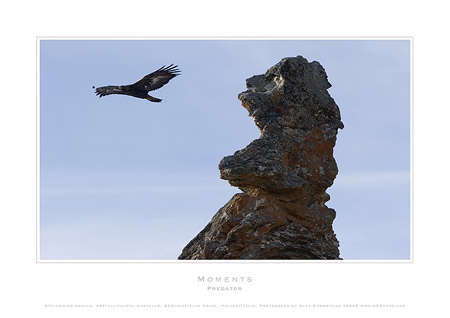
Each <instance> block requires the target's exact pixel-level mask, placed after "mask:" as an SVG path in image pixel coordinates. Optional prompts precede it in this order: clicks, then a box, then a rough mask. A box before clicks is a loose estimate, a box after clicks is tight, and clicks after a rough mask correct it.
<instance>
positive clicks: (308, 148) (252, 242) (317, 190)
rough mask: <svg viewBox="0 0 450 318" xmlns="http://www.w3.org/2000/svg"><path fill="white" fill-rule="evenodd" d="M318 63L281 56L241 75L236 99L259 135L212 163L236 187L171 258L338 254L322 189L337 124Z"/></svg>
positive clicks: (330, 168)
mask: <svg viewBox="0 0 450 318" xmlns="http://www.w3.org/2000/svg"><path fill="white" fill-rule="evenodd" d="M329 87H331V84H330V83H329V82H328V79H327V75H326V73H325V70H324V69H323V67H322V66H321V65H320V64H319V63H318V62H311V63H309V62H308V61H307V60H306V59H304V58H303V57H301V56H297V57H292V58H284V59H282V60H281V61H280V62H279V63H278V64H276V65H275V66H273V67H271V68H270V69H269V70H268V71H267V72H266V73H265V74H264V75H257V76H253V77H251V78H249V79H247V89H248V90H247V91H245V92H243V93H241V94H239V97H238V98H239V100H241V102H242V105H243V106H244V107H245V108H246V109H247V110H248V112H249V114H250V116H252V117H253V119H254V120H255V123H256V125H257V126H258V128H259V129H260V131H261V136H260V138H259V139H257V140H254V141H253V142H251V143H250V144H249V145H248V146H247V147H245V148H244V149H242V150H239V151H236V152H235V153H234V154H233V155H232V156H227V157H225V158H223V159H222V161H221V162H220V163H219V170H220V177H221V178H222V179H225V180H228V181H229V183H230V184H231V185H233V186H236V187H239V189H241V190H242V191H243V193H239V194H236V195H235V196H234V197H233V198H232V199H231V200H230V201H229V202H228V203H227V204H226V205H225V206H224V207H222V208H221V209H220V210H219V211H218V212H217V213H216V214H215V215H214V217H213V218H212V220H211V222H210V223H209V224H208V225H207V226H206V227H205V228H204V229H203V230H202V231H201V232H200V233H199V234H198V235H197V236H196V237H195V238H194V239H193V240H192V241H191V242H190V243H189V244H188V245H187V246H186V247H185V248H184V249H183V251H182V254H181V255H180V256H179V259H339V249H338V247H339V243H338V240H337V239H336V236H335V234H334V231H333V228H332V223H333V220H334V218H335V215H336V213H335V211H334V210H333V209H330V208H328V207H327V206H326V205H325V202H327V201H328V200H329V199H330V197H329V195H328V194H327V193H326V192H325V191H326V189H327V188H328V187H330V186H331V185H332V184H333V180H334V179H335V177H336V175H337V173H338V168H337V165H336V162H335V160H334V158H333V147H334V145H335V142H336V135H337V130H338V128H341V129H342V128H343V127H344V125H343V123H342V122H341V118H340V112H339V108H338V106H337V105H336V103H335V102H334V100H333V99H332V98H331V97H330V95H329V94H328V91H327V89H328V88H329Z"/></svg>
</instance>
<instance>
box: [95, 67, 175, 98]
mask: <svg viewBox="0 0 450 318" xmlns="http://www.w3.org/2000/svg"><path fill="white" fill-rule="evenodd" d="M177 67H178V65H173V64H170V65H169V66H167V67H166V66H165V65H164V66H163V67H161V68H159V69H158V70H156V71H154V72H153V73H150V74H148V75H145V76H144V77H143V78H141V79H140V80H139V81H137V82H136V83H134V84H131V85H122V86H114V85H110V86H102V87H97V88H95V86H93V87H92V88H95V94H96V95H98V96H99V97H103V96H105V95H111V94H121V95H130V96H134V97H137V98H143V99H146V100H149V101H151V102H155V103H159V102H161V101H162V100H161V99H159V98H155V97H153V96H150V95H148V92H150V91H154V90H155V89H158V88H161V87H163V86H164V85H166V84H167V83H168V82H169V81H170V80H171V79H172V78H174V77H175V76H177V75H180V70H179V69H177Z"/></svg>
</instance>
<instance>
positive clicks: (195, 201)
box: [37, 37, 412, 262]
mask: <svg viewBox="0 0 450 318" xmlns="http://www.w3.org/2000/svg"><path fill="white" fill-rule="evenodd" d="M37 46H38V48H37V54H38V57H37V58H38V116H39V118H38V119H39V120H38V147H39V150H38V158H37V159H38V169H39V171H38V194H39V198H38V199H39V202H38V211H37V214H38V215H37V219H38V231H37V232H38V233H37V235H38V238H37V240H38V244H37V260H38V261H40V262H58V261H63V262H64V261H73V262H85V261H86V262H89V261H126V262H145V261H148V262H152V261H168V262H187V261H194V260H196V261H208V260H215V261H234V260H240V261H264V260H271V261H276V260H291V261H294V260H295V261H305V260H308V261H330V260H335V261H342V262H346V261H411V260H412V252H411V251H412V239H411V238H412V231H411V228H412V213H411V174H412V171H411V142H412V141H411V140H412V139H411V105H412V100H411V94H412V88H411V83H412V70H411V66H412V59H411V56H412V38H410V37H403V38H401V37H400V38H354V39H352V38H350V39H348V38H347V39H342V38H328V39H323V38H322V39H299V38H291V39H277V38H270V39H259V38H255V39H251V38H245V39H238V38H235V39H233V38H216V39H214V38H213V39H211V38H196V39H194V38H178V39H170V38H168V39H140V38H112V39H111V38H108V39H104V38H82V37H81V38H70V37H69V38H51V37H40V38H38V39H37Z"/></svg>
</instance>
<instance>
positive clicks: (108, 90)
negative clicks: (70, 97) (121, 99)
mask: <svg viewBox="0 0 450 318" xmlns="http://www.w3.org/2000/svg"><path fill="white" fill-rule="evenodd" d="M95 94H96V95H97V96H98V97H103V96H105V95H111V94H123V95H127V94H126V92H124V91H123V90H122V89H121V88H120V87H119V86H103V87H97V88H96V89H95Z"/></svg>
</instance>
